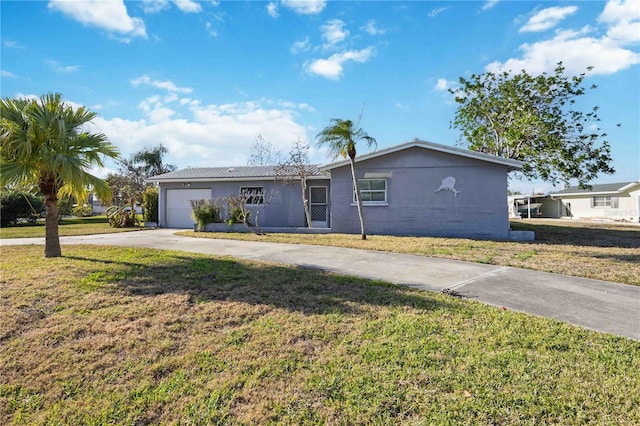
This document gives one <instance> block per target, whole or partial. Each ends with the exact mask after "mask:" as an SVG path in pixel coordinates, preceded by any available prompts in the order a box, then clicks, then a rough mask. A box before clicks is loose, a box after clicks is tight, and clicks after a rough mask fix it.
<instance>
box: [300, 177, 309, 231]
mask: <svg viewBox="0 0 640 426" xmlns="http://www.w3.org/2000/svg"><path fill="white" fill-rule="evenodd" d="M300 188H301V189H302V204H303V205H304V215H305V217H306V218H307V228H311V210H310V207H309V197H308V196H307V180H306V179H305V178H303V177H301V178H300Z"/></svg>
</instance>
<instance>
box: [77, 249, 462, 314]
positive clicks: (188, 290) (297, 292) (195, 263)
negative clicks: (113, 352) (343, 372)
mask: <svg viewBox="0 0 640 426" xmlns="http://www.w3.org/2000/svg"><path fill="white" fill-rule="evenodd" d="M65 257H67V258H70V259H74V260H78V261H85V262H87V261H88V262H92V263H95V265H96V270H97V271H100V270H104V271H105V272H107V276H102V275H101V279H103V280H105V281H106V282H108V283H110V284H112V285H110V286H109V287H108V288H110V289H115V291H122V292H125V293H127V294H130V295H137V296H140V295H142V296H156V295H161V294H169V293H174V294H186V295H188V296H189V301H190V303H203V302H211V301H225V302H226V301H233V302H244V303H249V304H252V305H269V306H272V307H274V308H284V309H287V310H289V311H294V312H301V313H304V314H329V313H342V314H358V313H360V312H361V311H362V306H363V305H372V306H401V307H412V308H416V309H421V310H434V309H440V308H443V307H445V308H453V305H452V304H449V303H447V302H446V301H442V300H438V299H440V298H438V297H435V295H434V294H429V293H427V292H423V291H418V290H410V289H408V288H404V287H401V286H398V285H394V284H389V283H384V282H380V281H371V280H367V279H364V278H358V277H350V276H342V275H337V274H334V273H330V272H325V271H321V270H316V269H310V268H301V267H295V266H285V265H276V264H271V263H253V262H241V261H238V260H235V259H232V258H228V257H207V256H204V255H200V256H194V257H190V256H185V255H183V254H180V253H172V254H171V255H169V256H166V255H165V256H163V259H162V264H158V263H159V262H152V264H151V265H149V264H147V262H145V261H144V260H143V259H142V258H141V259H140V260H141V261H140V263H137V262H136V261H135V260H133V261H132V259H131V257H128V260H127V261H119V260H117V259H110V260H104V259H99V258H91V257H87V256H65ZM100 265H104V266H103V267H101V266H100ZM109 274H112V276H110V275H109ZM109 291H113V290H109Z"/></svg>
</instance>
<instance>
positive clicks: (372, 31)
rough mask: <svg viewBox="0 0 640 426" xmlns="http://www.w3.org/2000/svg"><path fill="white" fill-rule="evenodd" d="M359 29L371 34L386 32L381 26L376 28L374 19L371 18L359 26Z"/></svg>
mask: <svg viewBox="0 0 640 426" xmlns="http://www.w3.org/2000/svg"><path fill="white" fill-rule="evenodd" d="M360 29H361V30H363V31H365V32H367V33H369V34H371V35H382V34H384V33H386V32H387V30H385V29H383V28H378V27H377V26H376V21H374V20H373V19H371V20H369V21H368V22H367V24H366V25H364V26H362V27H360Z"/></svg>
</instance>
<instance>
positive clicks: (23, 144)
mask: <svg viewBox="0 0 640 426" xmlns="http://www.w3.org/2000/svg"><path fill="white" fill-rule="evenodd" d="M96 115H97V114H96V113H94V112H91V111H89V110H87V109H86V108H85V107H79V108H77V109H75V110H74V109H73V107H71V106H70V105H68V104H66V103H64V102H63V101H62V95H60V94H59V93H56V94H51V93H49V94H47V95H44V96H42V97H41V98H40V99H28V98H3V99H1V100H0V117H2V119H1V121H0V144H1V145H0V146H1V150H0V167H1V168H2V174H1V175H0V183H1V184H2V185H3V186H7V185H8V186H19V187H38V188H39V189H40V192H41V193H42V195H43V196H44V199H45V209H46V216H45V249H44V256H45V257H59V256H61V255H62V253H61V250H60V239H59V237H58V197H59V196H69V195H74V196H75V197H76V199H77V200H84V199H85V198H86V195H87V193H88V190H89V189H91V190H92V191H94V192H95V193H96V194H97V195H98V196H100V197H104V198H108V197H109V193H110V188H109V185H108V184H107V183H106V182H105V181H103V180H102V179H100V178H98V177H96V176H93V175H92V174H90V173H89V172H88V170H89V169H90V168H91V167H104V163H103V157H108V158H113V159H118V158H119V153H118V150H117V148H116V147H115V146H114V145H112V144H111V143H110V142H109V141H108V140H107V137H106V136H105V135H104V134H102V133H89V132H87V130H86V126H87V124H88V123H89V122H90V121H91V120H92V119H93V118H95V117H96Z"/></svg>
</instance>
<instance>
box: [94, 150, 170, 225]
mask: <svg viewBox="0 0 640 426" xmlns="http://www.w3.org/2000/svg"><path fill="white" fill-rule="evenodd" d="M167 152H168V151H167V148H165V147H164V146H163V145H162V144H160V145H158V146H157V147H154V148H144V149H142V150H141V151H138V152H137V153H135V154H134V155H133V156H131V159H129V160H122V161H121V162H120V168H119V170H118V173H111V174H109V175H108V176H107V179H106V180H107V182H108V183H109V185H110V186H111V189H112V194H111V200H110V201H111V203H112V204H113V205H114V206H117V207H119V208H120V209H112V210H111V212H112V213H113V214H114V215H119V216H131V218H128V219H127V220H119V219H118V220H116V221H115V222H114V223H116V224H117V225H118V226H134V225H135V224H136V220H135V207H136V205H137V204H140V203H142V204H144V193H145V191H146V190H147V189H148V188H149V187H150V186H151V185H149V184H147V183H146V182H145V179H146V178H148V177H151V176H156V175H159V174H163V173H169V172H172V171H173V170H175V169H176V166H174V165H173V164H165V163H164V161H163V156H164V154H166V153H167ZM103 201H104V200H103ZM154 206H155V207H154V208H155V209H156V213H155V215H152V216H156V217H157V203H156V204H154ZM143 208H145V207H143ZM156 221H157V219H156Z"/></svg>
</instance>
